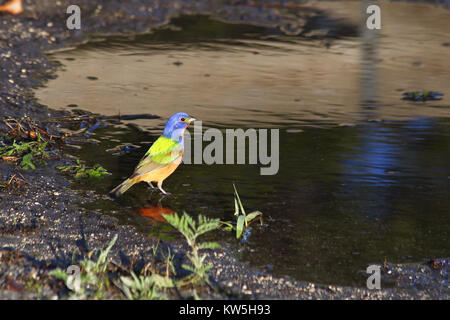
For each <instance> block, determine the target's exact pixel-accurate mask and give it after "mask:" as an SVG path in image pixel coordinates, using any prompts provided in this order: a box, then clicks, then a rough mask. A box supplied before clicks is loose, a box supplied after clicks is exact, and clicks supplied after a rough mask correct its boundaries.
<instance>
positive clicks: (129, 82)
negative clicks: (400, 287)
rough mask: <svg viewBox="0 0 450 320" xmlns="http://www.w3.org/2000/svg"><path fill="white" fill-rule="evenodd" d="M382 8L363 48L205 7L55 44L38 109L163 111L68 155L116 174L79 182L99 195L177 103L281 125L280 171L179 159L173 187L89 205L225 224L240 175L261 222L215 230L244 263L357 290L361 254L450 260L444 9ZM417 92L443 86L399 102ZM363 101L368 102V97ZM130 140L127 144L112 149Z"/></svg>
mask: <svg viewBox="0 0 450 320" xmlns="http://www.w3.org/2000/svg"><path fill="white" fill-rule="evenodd" d="M383 8H385V9H386V10H384V11H382V12H386V14H384V15H383V28H382V29H381V30H380V32H379V36H378V39H377V40H376V44H374V43H373V39H372V40H370V39H371V38H370V37H369V41H372V42H371V45H372V46H373V48H374V50H372V51H370V52H371V53H370V55H366V54H365V53H364V52H363V49H362V48H363V47H364V46H363V45H362V43H363V42H364V41H367V39H364V36H361V37H346V36H343V37H341V38H339V39H332V40H329V39H327V40H324V39H316V40H313V39H308V38H304V37H296V36H285V35H283V34H282V33H280V32H279V31H278V30H277V29H276V28H264V27H257V26H251V25H237V24H226V23H223V22H218V21H214V20H211V19H209V18H208V17H206V16H193V17H192V16H188V17H181V18H177V19H175V20H173V21H172V23H171V27H170V28H165V29H162V30H159V31H155V32H154V33H153V34H150V35H145V36H136V37H133V38H123V37H122V38H108V39H106V40H105V41H101V42H95V43H90V44H87V45H83V46H81V47H79V48H77V49H75V50H71V51H65V52H61V53H57V54H54V55H53V58H54V59H56V60H58V61H60V62H62V63H63V65H64V68H63V69H62V70H61V71H59V72H58V77H57V78H56V79H55V80H52V81H50V82H49V83H48V85H47V86H46V87H45V88H40V89H39V90H37V96H38V98H39V99H40V102H41V103H44V104H46V105H48V106H50V107H52V108H62V109H67V110H73V109H74V108H73V105H77V108H79V109H82V110H87V111H90V112H95V113H100V114H104V115H113V114H117V113H118V112H120V113H121V114H142V113H152V114H157V115H159V116H161V118H160V119H154V120H149V119H142V120H132V121H122V123H121V124H113V123H110V124H109V125H108V126H107V127H105V128H99V129H97V130H95V131H94V132H93V133H92V136H91V142H90V143H88V144H84V145H81V146H80V147H79V148H77V149H75V150H73V151H71V152H72V153H73V154H74V155H76V156H79V157H81V158H82V159H85V160H86V161H87V162H88V163H89V164H95V163H100V164H102V165H103V166H104V167H105V168H107V169H108V171H110V172H111V173H112V175H111V176H109V177H107V178H105V179H103V180H100V181H98V182H96V183H92V182H81V183H77V184H75V185H74V187H77V188H82V189H86V190H89V189H95V190H96V192H97V194H100V195H105V194H106V193H107V192H108V191H109V190H110V189H111V188H112V187H113V186H114V185H116V184H118V183H119V182H120V181H121V180H122V179H123V178H125V177H126V176H127V175H129V174H130V173H131V172H132V170H133V168H134V166H135V165H136V163H137V162H138V161H139V159H140V158H141V156H142V155H143V154H144V153H145V151H146V150H147V148H148V146H149V145H150V144H151V142H152V141H154V140H155V139H156V138H157V137H158V135H159V134H160V133H161V130H162V128H163V126H164V123H165V120H166V119H167V117H168V116H170V115H171V114H172V113H174V112H178V111H185V112H188V113H190V114H192V115H193V116H195V117H196V118H199V119H201V120H202V121H203V129H208V128H218V129H220V130H224V129H225V128H243V129H246V128H278V129H280V139H279V142H280V153H279V156H280V169H279V171H278V173H277V174H276V175H271V176H261V175H260V167H261V166H260V165H248V164H247V165H237V164H236V165H206V164H191V165H187V164H184V165H182V166H181V167H180V168H179V169H178V170H177V171H176V172H175V173H174V174H173V175H172V176H171V177H170V178H168V179H167V180H166V182H165V189H166V190H167V191H169V192H171V193H172V194H173V195H172V196H170V197H165V198H161V197H160V195H159V194H158V193H157V192H151V191H150V190H149V188H148V187H147V186H146V185H144V184H139V185H136V186H135V187H133V188H132V189H130V190H129V191H128V192H127V193H126V194H125V195H124V196H123V197H121V198H120V199H119V200H117V201H112V200H109V199H108V198H107V197H106V196H97V197H94V198H93V200H92V201H90V202H88V203H87V204H85V205H86V206H89V207H91V208H95V209H97V210H100V211H101V212H103V213H105V214H110V215H114V216H116V217H118V218H119V220H120V221H121V222H122V223H125V224H132V225H135V226H137V227H138V229H139V230H140V231H142V232H145V233H148V234H150V235H152V236H160V237H162V238H168V239H171V238H173V237H174V233H173V232H172V231H171V230H170V228H168V227H167V225H165V224H164V222H163V221H162V220H161V212H163V213H170V212H174V211H178V212H181V211H183V210H185V211H187V212H188V213H190V214H193V215H195V214H205V215H208V216H211V217H219V218H221V219H223V220H230V219H232V218H233V217H232V214H233V211H234V204H233V187H232V184H233V183H235V184H236V186H237V188H238V190H239V193H240V195H241V198H242V200H243V203H244V205H245V207H246V208H247V210H260V211H262V212H263V214H264V222H265V224H266V226H265V227H263V228H260V227H256V226H254V227H253V228H252V234H251V236H250V237H249V239H248V242H247V243H244V244H242V243H239V242H237V241H236V240H235V239H234V238H233V236H232V235H231V234H229V233H226V232H218V233H217V234H216V235H214V237H216V239H218V240H223V241H227V242H228V243H230V244H231V245H235V246H236V247H239V248H240V251H239V252H240V259H241V261H244V262H248V263H249V264H250V265H251V266H253V267H257V268H260V269H264V270H268V271H270V272H272V273H273V274H275V275H289V276H292V277H294V278H296V279H299V280H304V281H313V282H318V283H326V284H341V285H354V286H365V277H364V274H363V273H362V271H363V270H365V268H366V266H367V265H368V264H371V263H377V264H382V263H383V261H384V260H385V259H386V260H388V261H392V262H412V261H423V260H426V259H428V258H432V257H448V256H449V255H450V241H449V240H450V239H449V236H450V210H449V208H450V200H449V199H450V164H449V161H448V159H450V103H449V102H448V101H449V100H448V99H449V94H450V92H449V91H448V88H450V64H449V63H448V58H449V55H450V47H448V46H445V45H444V43H446V42H448V41H449V40H450V39H448V28H447V30H445V28H444V27H445V26H447V27H448V24H449V23H448V21H450V11H448V10H444V9H440V8H436V7H433V6H427V5H406V4H391V3H383V7H382V10H383ZM328 9H329V10H331V12H332V14H335V15H337V16H343V17H346V18H348V19H349V20H350V21H352V20H353V21H357V20H358V17H359V11H358V10H360V8H359V6H358V5H357V4H355V3H350V4H346V5H345V6H336V5H334V4H330V5H329V7H328ZM327 42H328V43H331V46H329V47H328V48H327V46H326V45H325V43H327ZM367 59H368V60H370V61H366V60H367ZM368 66H369V67H368ZM367 74H368V75H369V77H368V78H367V79H365V78H364V77H365V76H367ZM413 90H435V91H440V92H442V93H444V96H443V99H442V100H441V101H427V102H425V103H422V102H421V103H417V102H411V101H404V100H401V98H402V93H403V92H406V91H413ZM367 96H370V97H371V99H370V100H373V99H375V101H370V102H367V101H363V100H365V97H367ZM374 97H375V98H374ZM68 105H72V106H68ZM127 144H132V145H133V146H134V147H136V148H131V149H130V150H128V151H124V152H117V148H118V147H121V146H122V147H123V146H124V145H127ZM205 144H206V143H205ZM111 149H113V150H111Z"/></svg>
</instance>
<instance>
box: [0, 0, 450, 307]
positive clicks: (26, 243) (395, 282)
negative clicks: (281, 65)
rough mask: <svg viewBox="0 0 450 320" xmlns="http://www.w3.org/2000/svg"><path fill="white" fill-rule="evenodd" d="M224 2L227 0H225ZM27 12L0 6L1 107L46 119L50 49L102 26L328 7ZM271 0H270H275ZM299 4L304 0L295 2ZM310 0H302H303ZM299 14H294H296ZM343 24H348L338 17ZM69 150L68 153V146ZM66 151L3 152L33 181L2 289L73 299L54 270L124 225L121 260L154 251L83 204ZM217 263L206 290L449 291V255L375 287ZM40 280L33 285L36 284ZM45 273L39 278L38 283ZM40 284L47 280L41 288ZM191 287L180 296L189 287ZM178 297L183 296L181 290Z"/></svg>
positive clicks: (18, 201)
mask: <svg viewBox="0 0 450 320" xmlns="http://www.w3.org/2000/svg"><path fill="white" fill-rule="evenodd" d="M224 2H225V1H224ZM24 3H25V12H24V13H23V14H21V15H19V16H15V17H14V16H9V15H1V16H0V58H1V60H0V61H1V72H0V81H1V83H2V85H1V86H0V110H1V115H2V117H14V118H20V117H23V116H24V115H28V116H30V117H31V118H33V119H46V118H49V117H54V116H57V115H59V114H60V113H58V112H56V111H53V110H49V109H48V108H46V107H45V106H42V105H40V104H39V103H37V101H36V100H35V99H34V97H33V91H32V88H33V87H34V86H38V85H40V84H42V83H44V82H45V81H46V79H49V78H51V77H52V75H53V72H54V70H55V68H56V67H58V66H57V65H55V63H53V62H50V61H49V60H48V59H47V57H46V56H45V52H47V51H51V50H59V49H64V48H69V47H72V46H76V45H77V44H80V43H82V42H85V41H88V40H89V37H90V36H92V35H94V34H126V33H144V32H149V31H150V30H151V29H152V28H154V27H156V26H159V25H162V24H164V23H166V22H167V21H168V20H169V19H170V18H171V17H173V16H176V15H179V14H186V13H208V12H209V13H214V15H215V16H217V17H219V18H221V19H224V20H227V21H233V22H238V21H239V22H253V23H258V24H272V25H283V28H284V30H287V31H288V30H290V29H292V28H294V27H293V26H296V28H299V26H300V27H301V28H302V30H306V29H314V23H312V21H317V19H318V17H321V15H322V13H321V12H320V11H319V10H308V11H305V12H304V13H302V14H299V15H298V16H297V17H296V18H295V19H294V18H292V16H289V17H288V16H284V14H285V12H284V11H283V9H282V8H277V7H276V6H275V5H273V6H270V5H268V6H265V7H264V6H257V5H256V6H255V3H257V2H256V1H253V2H252V3H253V5H248V4H249V3H250V1H245V0H244V1H237V0H235V1H227V5H225V4H220V3H218V1H216V2H215V4H211V3H210V1H196V2H195V4H194V1H183V0H179V1H165V0H161V1H142V0H127V1H119V0H98V1H87V0H79V1H77V4H78V5H79V6H80V7H81V11H82V29H81V30H78V31H69V30H67V28H66V26H65V24H66V18H67V14H66V13H65V12H66V8H67V6H68V5H70V4H72V1H63V0H61V1H51V0H40V1H31V0H25V1H24ZM266 3H270V1H266ZM273 3H275V1H274V2H273ZM291 3H292V4H295V1H292V2H291ZM298 4H301V1H298ZM289 19H290V20H289ZM336 27H342V28H348V26H347V25H345V23H342V22H339V21H336ZM62 157H64V155H62ZM61 163H62V160H51V161H49V162H48V165H47V166H45V167H39V168H37V169H36V170H30V171H22V170H20V169H17V168H16V167H15V165H13V164H10V163H7V162H3V161H1V162H0V180H3V181H5V180H8V179H9V178H10V177H11V176H12V175H13V174H15V173H20V174H21V175H22V176H23V178H24V180H25V181H26V183H24V184H23V185H22V186H21V187H20V188H19V189H17V190H10V189H0V299H17V298H18V299H37V298H40V299H65V298H67V297H68V294H69V292H68V290H67V289H66V288H65V286H64V285H63V284H62V283H61V281H57V280H56V279H55V278H54V277H53V276H50V275H49V272H50V271H51V270H53V269H55V268H57V267H60V268H67V266H69V265H71V264H72V258H73V252H79V253H80V254H85V253H88V252H90V251H91V250H93V249H98V248H104V247H106V245H107V244H108V243H109V241H110V240H111V238H112V237H113V236H114V235H116V234H117V235H118V240H117V243H116V245H115V246H114V247H113V249H112V252H111V255H112V256H113V261H114V263H115V264H116V265H118V266H123V267H124V268H128V267H129V265H130V263H131V262H132V263H133V265H134V266H135V269H137V270H138V269H139V268H142V266H144V265H145V264H146V263H148V262H149V261H150V260H151V259H152V257H153V255H152V253H151V250H152V247H153V246H154V245H155V240H154V239H149V238H146V237H145V236H144V235H142V234H139V233H137V232H136V231H135V230H134V228H132V227H128V226H121V225H119V224H118V223H117V221H116V220H115V219H114V218H110V217H106V216H102V215H100V214H98V213H95V212H88V211H86V210H85V209H81V208H79V207H78V206H77V203H79V202H80V201H81V199H83V198H84V197H86V194H85V193H84V192H81V191H75V190H73V189H70V188H69V182H68V181H67V180H66V178H65V177H64V176H63V175H61V174H60V172H59V171H57V170H56V169H55V166H57V165H60V164H61ZM169 247H170V249H171V252H173V253H174V254H175V256H176V267H177V268H181V267H180V266H181V263H182V262H183V261H185V260H186V258H185V253H186V249H187V248H186V247H185V246H184V244H182V243H180V244H177V243H166V242H161V243H160V244H159V248H161V250H167V248H169ZM208 259H209V260H210V262H211V263H212V264H213V265H214V267H213V269H212V271H211V276H212V281H213V282H214V283H216V284H217V285H218V287H219V288H220V289H219V290H212V289H205V290H203V291H201V292H198V293H199V295H200V297H202V298H205V299H227V298H250V299H264V298H269V299H449V298H450V286H449V280H448V270H449V262H448V260H438V261H436V262H437V263H435V264H430V263H428V262H426V261H423V262H418V263H417V264H410V265H393V264H390V265H389V267H388V268H387V269H386V270H384V271H386V272H383V277H382V284H389V285H388V286H387V285H386V287H389V288H388V289H387V288H383V289H381V290H368V289H363V288H349V287H337V286H327V285H314V284H310V283H302V282H298V281H294V280H292V279H289V278H274V277H272V276H271V275H270V274H267V273H264V272H259V271H256V270H252V269H250V268H248V267H247V266H246V265H243V264H240V263H238V262H237V261H236V260H235V258H234V252H233V251H232V250H231V249H230V248H227V247H226V245H224V247H223V248H222V249H218V250H214V251H210V252H208ZM30 283H31V285H30ZM36 283H38V285H37V284H36ZM37 287H39V290H37V289H36V288H37ZM189 295H190V293H189V292H188V290H187V291H186V292H182V293H181V294H180V295H179V296H178V297H180V298H181V297H189ZM174 298H176V297H174Z"/></svg>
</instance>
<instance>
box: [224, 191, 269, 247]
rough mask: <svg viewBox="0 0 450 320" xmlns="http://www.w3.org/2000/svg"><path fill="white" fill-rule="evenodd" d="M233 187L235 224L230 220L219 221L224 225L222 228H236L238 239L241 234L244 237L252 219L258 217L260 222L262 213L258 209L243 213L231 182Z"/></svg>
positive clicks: (229, 229) (228, 229) (230, 229)
mask: <svg viewBox="0 0 450 320" xmlns="http://www.w3.org/2000/svg"><path fill="white" fill-rule="evenodd" d="M233 188H234V216H235V217H236V219H237V220H236V225H234V224H233V223H232V222H228V221H222V222H221V223H222V224H223V225H224V226H225V227H224V228H223V229H224V230H227V231H232V230H236V238H237V239H239V238H240V237H241V236H242V234H244V237H245V238H246V236H245V235H246V234H247V232H248V226H249V224H250V223H251V222H252V221H253V220H254V219H259V221H260V222H261V224H262V213H261V212H260V211H253V212H251V213H249V214H246V213H245V210H244V206H243V205H242V202H241V199H240V198H239V194H238V192H237V190H236V186H235V185H234V184H233Z"/></svg>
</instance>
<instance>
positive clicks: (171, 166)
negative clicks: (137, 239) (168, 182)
mask: <svg viewBox="0 0 450 320" xmlns="http://www.w3.org/2000/svg"><path fill="white" fill-rule="evenodd" d="M195 120H196V119H195V118H192V117H190V116H189V115H188V114H187V113H184V112H179V113H175V114H174V115H172V116H171V117H170V118H169V120H167V123H166V126H165V127H164V131H163V134H162V136H160V137H159V138H158V139H157V140H156V141H155V142H154V143H153V144H152V146H151V147H150V148H149V149H148V151H147V153H146V154H145V155H144V157H143V158H142V159H141V161H140V162H139V164H138V165H137V167H136V169H134V172H133V174H132V175H131V176H130V177H129V178H128V179H126V180H125V181H124V182H122V183H121V184H120V185H118V186H117V187H115V188H114V189H113V190H111V191H110V193H109V194H110V195H111V197H113V198H117V197H119V196H120V195H121V194H123V193H124V192H125V191H127V190H128V189H129V188H131V187H132V186H133V185H134V184H135V183H138V182H141V181H145V182H147V183H148V184H149V185H150V186H151V187H152V188H154V186H153V185H152V182H156V183H157V185H158V188H159V190H161V192H162V193H164V194H167V192H165V191H164V189H163V188H162V184H163V181H164V180H165V179H166V178H167V177H168V176H170V175H171V174H172V173H173V172H174V171H175V170H176V169H177V167H178V166H179V165H180V163H181V160H182V158H183V151H184V131H185V130H186V128H187V127H188V126H189V124H191V123H192V122H193V121H195Z"/></svg>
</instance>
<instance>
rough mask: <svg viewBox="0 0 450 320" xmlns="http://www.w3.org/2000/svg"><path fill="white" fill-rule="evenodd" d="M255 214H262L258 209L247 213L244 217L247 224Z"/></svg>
mask: <svg viewBox="0 0 450 320" xmlns="http://www.w3.org/2000/svg"><path fill="white" fill-rule="evenodd" d="M257 216H262V212H260V211H253V212H252V213H249V214H248V215H247V216H246V217H245V221H246V222H247V224H248V223H249V222H250V221H252V220H253V219H255V218H256V217H257Z"/></svg>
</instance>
